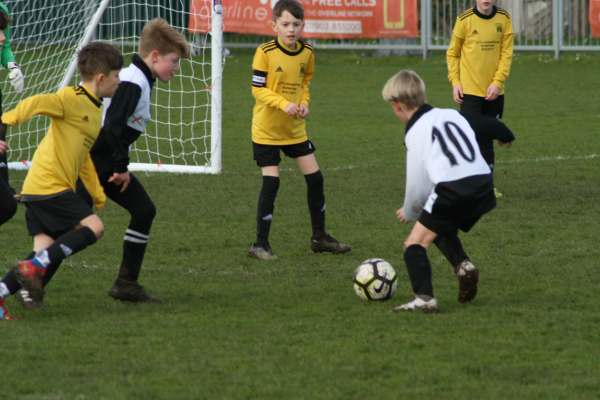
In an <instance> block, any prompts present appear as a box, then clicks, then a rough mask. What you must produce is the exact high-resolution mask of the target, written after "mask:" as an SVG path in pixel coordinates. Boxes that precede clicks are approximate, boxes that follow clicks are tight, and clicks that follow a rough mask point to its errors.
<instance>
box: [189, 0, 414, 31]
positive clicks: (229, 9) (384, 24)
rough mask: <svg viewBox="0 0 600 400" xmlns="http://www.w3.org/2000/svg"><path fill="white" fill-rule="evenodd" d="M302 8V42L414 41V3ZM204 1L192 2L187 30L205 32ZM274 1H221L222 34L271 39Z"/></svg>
mask: <svg viewBox="0 0 600 400" xmlns="http://www.w3.org/2000/svg"><path fill="white" fill-rule="evenodd" d="M300 2H301V3H302V4H303V5H304V18H305V22H306V25H305V27H304V34H303V36H304V37H305V38H319V39H327V38H335V39H353V38H354V39H358V38H405V37H417V36H418V35H419V29H418V12H417V0H300ZM211 3H212V1H207V0H191V6H190V11H191V14H192V15H191V16H190V23H189V29H190V31H192V32H207V31H208V30H209V28H208V27H209V26H210V24H209V21H210V15H211ZM275 3H277V0H223V25H224V28H223V29H224V30H225V32H237V33H248V34H255V35H273V34H274V33H273V29H272V28H271V19H272V8H273V6H274V5H275Z"/></svg>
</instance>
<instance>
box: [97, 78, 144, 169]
mask: <svg viewBox="0 0 600 400" xmlns="http://www.w3.org/2000/svg"><path fill="white" fill-rule="evenodd" d="M141 95H142V89H141V88H140V87H139V86H138V85H136V84H135V83H132V82H127V81H124V82H121V83H120V84H119V88H118V89H117V92H116V93H115V94H114V96H113V97H112V100H111V102H110V106H109V107H108V110H106V117H105V118H104V126H103V127H102V129H103V130H104V131H105V134H106V137H107V140H108V142H109V146H110V148H111V153H112V158H113V166H114V171H115V172H117V173H123V172H127V166H128V165H129V145H130V143H131V141H130V140H129V138H128V132H129V130H130V129H131V128H129V126H128V125H127V120H128V119H129V117H130V116H131V115H133V113H134V112H135V108H136V107H137V104H138V101H139V100H140V97H141Z"/></svg>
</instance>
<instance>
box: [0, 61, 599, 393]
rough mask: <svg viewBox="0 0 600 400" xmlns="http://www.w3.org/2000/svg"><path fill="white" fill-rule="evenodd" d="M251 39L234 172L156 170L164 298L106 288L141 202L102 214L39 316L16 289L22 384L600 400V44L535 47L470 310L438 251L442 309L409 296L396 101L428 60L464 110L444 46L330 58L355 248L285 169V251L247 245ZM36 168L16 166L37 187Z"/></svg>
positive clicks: (331, 187)
mask: <svg viewBox="0 0 600 400" xmlns="http://www.w3.org/2000/svg"><path fill="white" fill-rule="evenodd" d="M250 63H251V54H250V53H246V52H234V56H233V57H232V58H229V59H228V60H227V63H226V65H225V82H224V104H225V107H224V110H223V111H224V127H223V128H224V134H223V141H224V146H223V160H224V172H223V174H222V175H220V176H188V175H145V174H138V176H140V178H141V180H142V181H143V183H144V185H145V186H146V188H147V189H148V192H149V193H150V194H151V195H152V197H153V199H154V201H155V203H156V204H157V207H158V216H157V219H156V222H155V225H154V227H153V230H152V238H151V242H150V246H149V249H148V254H147V257H146V260H145V267H144V269H143V271H142V277H141V281H142V283H143V284H144V285H146V286H147V287H148V288H149V290H150V291H152V292H153V293H155V294H157V295H158V296H160V297H161V298H163V299H164V300H165V302H164V303H163V304H161V305H129V304H121V303H117V302H115V301H113V300H112V299H110V298H109V297H108V296H107V295H106V292H107V290H108V288H109V287H110V285H111V283H112V280H113V279H114V276H115V274H116V271H117V265H118V263H119V260H120V251H121V250H120V248H121V238H122V235H123V231H124V229H125V226H126V224H127V220H128V218H127V216H126V215H125V214H124V212H123V211H122V210H120V209H119V208H118V207H117V206H115V205H114V204H109V206H108V207H107V208H106V210H104V211H103V212H102V213H101V216H102V218H103V220H104V221H105V224H106V234H105V237H104V238H103V239H102V240H101V241H99V242H98V243H97V244H96V245H94V246H93V247H92V248H90V249H87V250H85V251H84V252H83V253H81V254H78V255H77V256H75V257H72V258H70V259H69V260H67V262H66V263H65V264H64V265H63V268H62V270H61V271H60V272H59V273H58V275H57V276H56V278H55V280H54V281H53V282H52V284H51V286H49V287H48V290H47V294H46V304H45V307H44V308H43V309H42V310H39V311H37V312H28V311H25V310H23V309H21V308H20V307H19V305H18V304H16V303H15V302H14V301H13V300H9V302H8V304H9V307H10V309H11V311H13V313H14V314H16V315H18V316H19V317H22V320H19V321H16V322H11V323H0V337H1V338H2V347H1V348H0V360H1V363H2V368H1V369H0V371H1V374H0V380H1V387H2V389H1V395H0V398H2V399H3V400H4V399H7V400H8V399H27V400H30V399H31V400H33V399H36V400H37V399H45V400H58V399H77V400H88V399H90V400H91V399H94V400H96V399H107V400H113V399H365V398H368V399H408V398H419V399H507V398H514V399H598V398H599V397H600V381H599V378H598V377H599V376H600V362H599V361H598V360H600V333H599V332H600V331H599V328H598V327H599V326H600V313H599V312H598V307H599V306H600V292H599V290H598V281H599V277H600V272H599V269H598V260H600V246H598V244H597V243H596V239H597V238H598V221H600V205H599V203H598V202H597V199H598V198H600V139H599V138H598V132H599V127H600V112H599V111H598V104H600V91H599V90H598V71H599V70H600V57H598V56H586V55H580V56H575V55H564V56H563V57H562V59H561V60H560V61H555V60H553V59H552V58H550V56H548V55H522V54H519V55H517V56H516V59H515V61H514V65H513V71H512V74H511V78H510V81H509V84H508V88H507V99H506V110H505V121H506V122H507V124H509V125H510V126H511V127H512V128H513V130H514V131H515V133H516V134H517V141H516V142H515V144H514V145H513V147H512V148H511V149H508V150H506V149H498V151H497V158H498V163H497V172H496V185H497V187H498V188H499V189H500V191H502V192H503V193H504V197H503V198H501V199H500V200H499V204H498V208H497V209H496V210H495V211H494V212H493V213H491V214H490V215H489V216H488V217H486V218H484V219H483V220H482V221H481V223H480V224H479V225H477V226H476V228H475V229H474V230H473V231H472V232H471V233H470V234H468V235H465V236H463V239H464V243H465V247H466V249H467V251H468V252H469V254H470V255H471V257H472V259H473V261H474V262H475V264H476V265H477V266H478V267H479V268H480V270H481V274H482V275H481V284H480V294H479V296H478V298H477V299H476V301H475V302H474V303H473V304H469V305H460V304H458V303H457V301H456V294H457V284H456V281H455V278H454V276H453V275H452V274H451V272H450V268H449V267H448V265H447V263H446V262H445V260H444V259H443V258H442V256H441V255H440V254H439V253H438V252H437V250H436V249H433V248H432V249H431V250H430V252H429V254H430V256H431V259H432V264H433V268H434V288H435V290H436V296H437V298H438V301H439V302H440V306H441V312H440V313H439V314H437V315H424V314H411V315H404V314H403V315H397V314H392V313H391V312H390V310H391V307H392V305H395V304H398V303H399V302H403V301H406V300H408V299H410V296H411V293H410V284H409V282H408V280H407V276H406V271H405V267H404V263H403V259H402V241H403V239H404V237H405V235H406V234H407V232H408V230H409V228H410V227H409V226H404V225H400V224H399V223H398V222H397V221H396V220H395V218H394V212H395V210H396V208H397V207H399V206H400V205H401V203H402V199H403V190H404V188H403V185H404V148H403V145H402V138H403V134H404V130H403V127H402V126H401V125H400V124H399V122H398V121H397V120H395V117H394V116H393V114H392V113H391V111H390V109H389V106H388V105H387V104H385V103H384V102H383V101H382V100H381V96H380V91H381V87H382V85H383V83H384V82H385V81H386V79H387V78H388V77H389V76H390V75H391V74H393V73H394V72H396V71H397V70H398V69H401V68H413V69H415V70H417V71H418V72H419V73H420V74H421V75H422V76H423V77H424V78H425V80H426V82H427V84H428V90H429V100H430V101H431V103H433V104H434V105H438V106H452V104H451V99H450V97H451V90H450V87H449V85H448V83H447V82H446V66H445V62H444V60H443V58H442V57H440V56H436V57H432V58H431V59H429V60H427V61H422V60H420V59H418V58H410V57H385V58H377V57H372V56H369V55H361V54H350V53H327V52H319V53H318V58H317V69H316V76H315V80H314V84H313V88H312V89H313V99H314V101H313V104H312V115H311V116H310V119H309V131H310V134H311V136H312V138H313V140H314V142H315V144H316V146H317V148H318V151H317V158H318V160H319V162H320V164H321V167H322V169H323V171H324V175H325V186H326V195H327V204H328V208H327V210H328V214H327V222H328V227H329V229H330V231H331V232H332V233H333V234H334V235H335V236H336V237H338V238H340V239H342V240H343V241H346V242H348V243H350V244H352V245H353V246H354V249H353V251H352V252H351V253H350V254H348V255H344V256H332V255H315V254H312V253H311V251H310V249H309V237H310V226H309V220H308V210H307V206H306V202H305V194H304V193H305V186H304V180H303V178H302V176H301V175H300V174H299V173H298V172H297V171H296V170H295V168H294V165H293V163H292V162H290V161H289V160H286V161H285V162H284V163H283V165H282V168H283V172H282V185H281V188H280V192H279V197H278V199H277V204H276V209H275V219H274V223H273V228H272V240H271V244H272V245H273V247H274V250H275V251H276V253H277V254H278V255H279V256H280V258H279V260H277V261H275V262H266V263H265V262H258V261H256V260H252V259H249V258H248V257H247V256H246V250H247V247H248V246H249V244H250V243H251V241H252V240H253V233H254V229H255V227H254V215H255V207H256V199H257V194H258V186H259V184H260V175H259V171H258V169H257V168H256V167H255V165H254V163H253V161H252V156H251V146H250V140H249V121H250V117H251V107H252V102H253V100H252V98H251V95H250V90H249V82H250ZM22 179H23V175H22V174H21V173H15V174H13V181H14V182H15V183H17V184H18V183H20V181H22ZM23 219H24V218H23V210H22V209H21V210H20V211H19V214H18V215H17V216H16V217H15V218H14V219H13V220H12V221H11V222H9V223H8V224H6V225H4V226H2V228H0V243H2V249H3V251H2V253H1V254H0V262H1V263H2V264H3V265H6V266H8V265H10V264H11V263H13V262H14V261H15V260H16V259H17V258H18V257H22V256H23V255H25V254H27V253H28V251H29V249H30V241H29V239H28V238H27V236H26V232H25V228H24V224H23ZM369 257H382V258H385V259H387V260H389V261H390V262H391V263H392V264H393V265H394V266H395V267H396V270H397V271H398V272H399V275H400V283H399V287H398V292H397V294H396V297H395V298H394V299H392V300H391V302H388V303H381V304H364V303H361V302H360V301H359V300H358V298H357V297H356V296H355V295H354V293H353V290H352V284H351V276H352V272H353V270H354V269H355V267H356V266H357V265H358V264H359V263H360V261H362V260H363V259H366V258H369Z"/></svg>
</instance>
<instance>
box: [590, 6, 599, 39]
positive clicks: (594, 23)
mask: <svg viewBox="0 0 600 400" xmlns="http://www.w3.org/2000/svg"><path fill="white" fill-rule="evenodd" d="M589 19H590V30H591V31H592V37H600V0H590V15H589Z"/></svg>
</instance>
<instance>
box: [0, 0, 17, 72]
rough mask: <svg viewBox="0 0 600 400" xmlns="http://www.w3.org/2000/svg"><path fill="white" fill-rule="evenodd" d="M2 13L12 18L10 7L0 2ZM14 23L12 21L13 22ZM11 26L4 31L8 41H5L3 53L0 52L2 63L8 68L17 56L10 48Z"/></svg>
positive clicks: (0, 61)
mask: <svg viewBox="0 0 600 400" xmlns="http://www.w3.org/2000/svg"><path fill="white" fill-rule="evenodd" d="M0 12H3V13H4V14H6V15H7V16H8V17H10V13H9V12H8V7H6V4H4V2H2V1H0ZM11 23H12V21H11ZM11 30H12V28H11V24H8V26H7V27H6V29H5V30H4V35H5V36H6V40H5V41H4V46H3V47H2V51H1V52H0V63H1V64H2V65H3V66H4V67H5V68H6V67H7V64H8V63H9V62H11V61H15V55H14V54H13V52H12V49H11V48H10V32H11Z"/></svg>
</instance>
